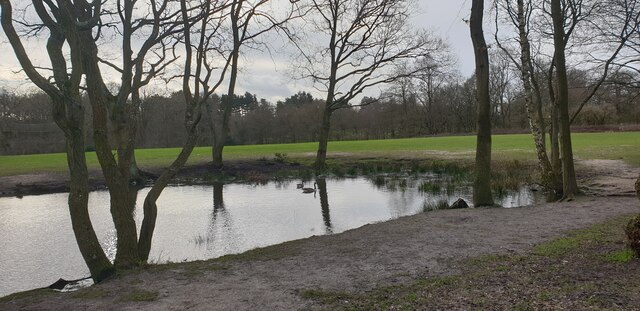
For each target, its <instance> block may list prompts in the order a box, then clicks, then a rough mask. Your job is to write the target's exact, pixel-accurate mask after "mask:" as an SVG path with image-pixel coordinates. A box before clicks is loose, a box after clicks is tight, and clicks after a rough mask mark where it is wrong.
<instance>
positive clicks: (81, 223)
mask: <svg viewBox="0 0 640 311" xmlns="http://www.w3.org/2000/svg"><path fill="white" fill-rule="evenodd" d="M33 5H34V8H35V10H36V13H37V15H38V17H39V18H40V20H41V25H40V26H41V27H42V28H44V29H46V30H47V31H48V32H49V38H48V40H47V46H46V51H47V53H48V56H49V61H50V65H51V70H52V74H53V83H50V81H49V80H48V79H47V78H45V77H44V76H43V75H42V74H41V73H40V72H39V71H38V70H37V67H36V66H35V65H34V64H33V63H32V61H31V59H30V57H29V54H28V52H27V51H26V50H25V48H24V45H23V44H22V41H21V39H20V37H19V36H18V34H17V32H16V30H15V28H14V26H13V21H12V10H13V8H12V6H11V2H10V1H9V0H2V1H0V9H1V10H2V15H1V22H2V29H3V30H4V32H5V34H6V35H7V38H8V39H9V43H10V44H11V47H12V48H13V51H14V53H15V55H16V57H17V58H18V61H19V62H20V65H21V66H22V68H23V70H24V71H25V73H26V75H27V77H29V79H30V80H31V81H32V82H33V83H34V84H35V85H36V86H37V87H38V88H40V89H41V90H43V91H44V92H45V93H46V94H47V95H48V96H49V97H50V98H51V102H52V110H53V115H54V119H55V121H56V124H57V125H58V126H59V127H60V129H61V130H62V131H63V132H64V135H65V141H66V147H67V148H66V153H67V164H68V167H69V173H70V176H71V183H70V185H69V187H70V191H69V214H70V216H71V225H72V227H73V232H74V235H75V237H76V241H77V243H78V247H79V248H80V253H81V254H82V257H83V258H84V261H85V263H86V264H87V267H88V268H89V272H90V273H91V277H92V278H93V280H94V281H95V282H99V281H101V280H103V279H105V278H107V277H109V276H110V275H112V274H113V273H114V267H113V265H112V264H111V262H110V261H109V259H108V258H107V256H106V255H105V253H104V251H103V249H102V246H101V245H100V241H98V238H97V236H96V234H95V231H94V229H93V225H92V224H91V220H90V218H89V211H88V205H87V204H88V198H89V187H88V172H87V162H86V158H85V152H84V151H85V140H84V133H83V130H84V109H85V107H84V106H83V104H82V101H81V99H80V88H81V80H82V75H83V72H84V68H83V62H82V56H81V54H80V53H79V50H80V49H81V48H82V45H81V40H80V38H79V37H80V34H79V32H80V31H79V28H80V27H78V24H79V22H81V20H78V19H77V18H76V16H74V15H73V12H74V10H73V9H74V8H73V7H70V6H71V4H70V3H68V2H62V3H60V2H58V3H57V5H56V4H55V3H53V2H50V1H46V2H43V1H40V0H36V1H33ZM98 9H99V8H98ZM65 46H66V47H68V48H69V51H70V54H69V59H67V58H65V55H64V48H65Z"/></svg>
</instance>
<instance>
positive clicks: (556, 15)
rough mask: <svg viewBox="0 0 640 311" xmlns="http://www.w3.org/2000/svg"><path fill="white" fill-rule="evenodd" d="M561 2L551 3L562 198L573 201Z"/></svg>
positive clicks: (575, 186) (574, 182)
mask: <svg viewBox="0 0 640 311" xmlns="http://www.w3.org/2000/svg"><path fill="white" fill-rule="evenodd" d="M560 2H561V1H560V0H552V1H551V15H552V18H553V41H554V48H555V54H554V55H555V57H554V58H555V67H556V77H557V81H556V83H557V85H558V90H557V93H558V97H557V103H558V110H559V115H558V122H559V125H560V127H559V129H560V150H561V152H562V198H563V199H571V198H573V196H574V195H575V194H577V193H578V182H577V180H576V173H575V168H574V164H573V148H572V145H571V128H570V127H571V118H570V116H569V86H568V80H567V66H566V60H565V52H564V49H565V43H564V42H565V32H564V19H563V12H562V7H561V4H560Z"/></svg>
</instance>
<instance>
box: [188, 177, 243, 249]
mask: <svg viewBox="0 0 640 311" xmlns="http://www.w3.org/2000/svg"><path fill="white" fill-rule="evenodd" d="M212 186H213V210H212V211H211V218H210V220H209V226H208V229H207V235H206V238H202V237H200V236H199V235H197V236H196V237H194V243H195V244H196V245H205V246H206V249H207V250H208V251H211V252H213V251H215V250H216V249H217V248H221V251H222V252H224V253H231V252H233V249H229V247H228V243H224V241H225V240H239V239H241V232H234V231H233V228H234V224H233V219H232V217H231V214H230V213H229V211H228V210H227V208H226V205H225V203H224V183H222V182H214V183H213V185H212ZM232 235H235V237H232Z"/></svg>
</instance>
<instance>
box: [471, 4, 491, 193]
mask: <svg viewBox="0 0 640 311" xmlns="http://www.w3.org/2000/svg"><path fill="white" fill-rule="evenodd" d="M483 15H484V0H473V1H472V2H471V17H470V19H469V28H470V30H471V41H473V52H474V54H475V58H476V99H477V105H478V110H477V111H478V121H477V131H478V133H477V136H478V138H477V142H476V166H475V179H474V181H473V204H474V205H475V206H487V205H493V196H492V195H491V99H490V96H489V51H488V48H487V43H486V42H485V39H484V33H483V30H482V19H483Z"/></svg>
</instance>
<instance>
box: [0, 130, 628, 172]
mask: <svg viewBox="0 0 640 311" xmlns="http://www.w3.org/2000/svg"><path fill="white" fill-rule="evenodd" d="M572 138H573V147H574V154H575V156H576V157H577V158H583V159H623V160H624V161H625V162H627V163H629V164H631V165H634V166H640V151H639V150H640V132H607V133H576V134H573V135H572ZM475 139H476V138H475V136H448V137H427V138H407V139H388V140H368V141H341V142H331V143H330V144H329V152H330V155H329V156H330V157H336V156H337V157H345V156H346V157H357V158H362V157H390V158H424V157H428V158H447V159H451V158H454V159H458V158H459V159H471V158H473V156H474V152H475ZM316 148H317V143H299V144H271V145H250V146H229V147H226V148H225V155H224V156H225V159H226V160H241V159H259V158H273V157H274V155H275V154H276V153H281V154H287V156H288V157H289V158H291V159H296V160H298V161H301V162H303V163H311V159H312V158H313V156H314V154H315V150H316ZM178 152H179V149H177V148H164V149H139V150H137V152H136V156H137V160H138V163H139V164H140V166H141V167H143V168H154V167H162V166H166V165H168V164H169V163H170V162H171V161H172V160H173V159H174V157H175V156H176V155H177V154H178ZM493 152H494V158H495V159H497V160H520V161H527V160H535V153H534V146H533V141H532V139H531V136H530V135H527V134H511V135H496V136H494V137H493ZM210 154H211V151H210V148H208V147H199V148H196V149H195V150H194V152H193V155H192V156H191V158H190V160H189V162H188V164H190V165H196V164H204V163H207V162H209V161H210V158H211V156H210ZM87 161H88V164H89V167H90V169H98V161H97V159H96V155H95V153H94V152H88V153H87ZM66 169H67V168H66V157H65V155H64V154H62V153H56V154H38V155H19V156H0V176H9V175H17V174H27V173H35V172H65V171H66Z"/></svg>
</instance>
